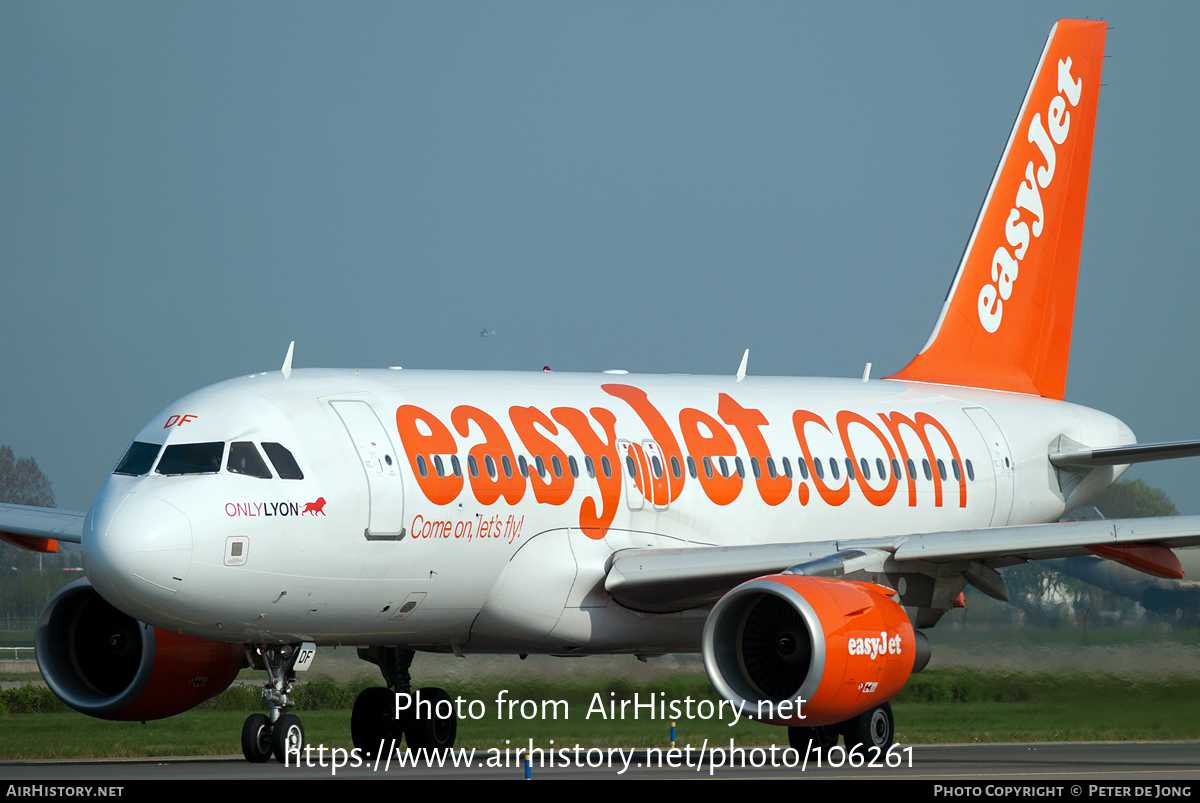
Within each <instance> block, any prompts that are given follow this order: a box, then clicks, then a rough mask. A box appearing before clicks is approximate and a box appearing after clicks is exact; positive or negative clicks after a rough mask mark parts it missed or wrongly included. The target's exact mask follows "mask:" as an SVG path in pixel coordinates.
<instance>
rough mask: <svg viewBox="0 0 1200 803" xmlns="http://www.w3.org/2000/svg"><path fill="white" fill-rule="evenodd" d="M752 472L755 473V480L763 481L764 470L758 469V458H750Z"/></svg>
mask: <svg viewBox="0 0 1200 803" xmlns="http://www.w3.org/2000/svg"><path fill="white" fill-rule="evenodd" d="M750 470H751V471H753V472H754V479H756V480H761V479H762V469H761V468H759V467H758V458H757V457H751V458H750Z"/></svg>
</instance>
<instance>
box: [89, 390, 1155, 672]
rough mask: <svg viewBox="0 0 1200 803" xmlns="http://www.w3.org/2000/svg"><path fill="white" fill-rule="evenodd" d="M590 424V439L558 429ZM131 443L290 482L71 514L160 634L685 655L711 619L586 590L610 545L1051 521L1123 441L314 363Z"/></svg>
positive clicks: (1084, 420)
mask: <svg viewBox="0 0 1200 803" xmlns="http://www.w3.org/2000/svg"><path fill="white" fill-rule="evenodd" d="M614 388H615V390H614ZM622 389H623V390H622ZM638 393H644V396H643V398H644V399H645V400H646V402H645V405H642V406H640V407H639V406H638V405H637V404H636V403H635V402H634V401H631V399H633V398H634V397H636V396H637V394H638ZM531 408H533V409H531ZM414 410H415V411H417V412H413V411H414ZM605 411H608V412H605ZM651 411H652V412H651ZM372 414H373V417H372ZM398 416H399V419H404V421H400V420H398ZM414 416H415V417H414ZM428 417H431V418H432V419H435V421H432V422H431V421H429V420H426V419H427V418H428ZM584 417H586V422H587V423H588V425H589V426H590V430H591V435H590V436H587V435H584V436H582V437H576V436H575V434H573V432H580V429H579V427H580V425H579V421H581V420H584ZM487 420H490V421H493V422H494V425H490V426H491V429H492V434H491V435H489V434H488V433H486V432H485V431H484V430H485V429H487V428H488V426H489V425H487V424H486V421H487ZM405 421H407V423H404V422H405ZM605 421H608V422H610V426H611V432H612V436H615V439H616V440H617V441H619V443H613V442H612V438H611V437H610V435H609V433H608V431H606V427H605V424H604V422H605ZM910 421H911V422H913V424H914V425H910V424H908V423H907V422H910ZM372 422H377V423H372ZM414 422H415V423H414ZM437 422H440V426H441V427H442V428H443V429H444V432H443V431H442V430H440V429H438V426H439V424H438V423H437ZM518 422H522V423H520V424H518ZM530 422H533V423H530ZM547 422H550V423H549V424H548V423H547ZM568 422H571V426H568ZM755 422H757V423H755ZM572 426H573V427H574V431H573V430H572ZM497 428H498V429H497ZM496 431H502V432H503V436H504V438H506V439H507V442H508V444H509V446H510V447H511V462H512V463H513V465H512V471H513V475H514V476H513V478H512V479H511V480H507V479H504V475H503V471H504V468H503V463H502V455H501V452H503V451H504V449H503V448H502V447H501V446H498V445H497V440H496V437H495V432H496ZM756 433H757V434H756ZM446 435H448V436H449V441H447V440H446ZM439 438H440V440H439ZM406 439H407V441H406ZM672 439H673V440H674V444H671V443H670V441H671V440H672ZM136 440H137V441H140V442H145V443H153V444H165V445H168V446H169V445H171V444H184V443H204V442H218V441H219V442H223V443H224V444H225V446H226V450H225V453H224V454H225V455H226V456H227V455H228V454H229V444H231V443H235V442H252V443H255V444H257V445H258V448H259V449H260V450H261V444H262V443H264V442H272V443H280V444H283V445H284V446H286V447H287V449H288V450H290V452H291V453H292V454H293V455H294V456H295V459H296V462H297V463H298V464H299V467H300V468H301V470H302V471H303V475H304V476H303V479H280V478H279V476H278V471H275V472H273V475H272V477H271V478H270V479H265V478H262V479H260V478H257V477H253V476H247V475H245V474H237V473H231V472H230V471H228V470H227V468H226V465H225V462H224V460H223V462H222V466H221V470H220V471H219V472H218V473H204V474H186V475H175V476H164V475H161V474H159V473H156V471H155V470H153V469H151V470H150V471H149V472H148V473H145V474H143V475H141V476H126V475H120V474H114V475H112V476H111V477H110V478H109V479H108V481H107V483H106V484H105V486H104V487H103V489H102V490H101V491H100V493H99V494H98V496H97V497H96V500H95V502H94V504H93V506H92V509H91V511H90V512H89V514H88V518H87V522H86V524H85V528H84V535H83V542H82V544H83V552H84V559H85V561H86V565H87V568H88V571H89V576H90V577H91V579H92V582H93V584H94V585H95V586H96V588H97V590H98V591H100V593H101V594H102V595H104V596H105V597H106V598H107V599H108V600H109V601H110V602H112V603H113V604H114V605H116V606H117V607H118V608H120V609H122V610H124V611H125V612H126V613H128V614H130V615H132V616H134V617H136V618H138V619H141V620H143V621H145V622H148V623H150V624H153V625H155V626H157V627H160V628H164V629H170V630H177V631H182V632H184V633H186V634H189V635H194V636H199V637H203V638H210V639H219V640H226V641H253V642H295V641H301V640H312V641H315V642H317V643H318V644H326V645H329V644H345V645H365V644H399V645H403V646H409V647H421V648H425V649H439V650H447V649H454V650H461V651H464V652H505V651H511V652H548V653H572V652H578V653H590V652H622V651H623V652H629V651H636V652H640V653H654V652H665V651H690V650H696V649H697V648H698V645H699V637H700V630H701V628H702V627H703V623H704V619H705V616H706V614H707V611H706V610H704V609H701V610H697V611H690V612H684V613H679V614H666V615H650V614H643V613H638V612H634V611H630V610H628V609H626V608H623V607H621V606H620V605H618V604H617V603H616V602H614V601H613V600H612V599H611V597H609V596H608V594H607V593H606V592H605V590H604V578H605V573H606V569H607V564H606V561H607V560H608V559H609V558H610V556H611V555H612V554H613V553H614V552H616V551H618V550H624V549H644V548H672V547H687V546H692V545H695V546H711V545H720V546H726V545H745V544H765V543H785V542H803V541H818V540H820V541H828V540H836V539H848V538H862V537H870V536H887V535H900V534H906V533H918V532H931V531H939V530H965V529H984V528H988V527H995V526H1001V525H1006V524H1026V523H1036V522H1046V521H1054V520H1056V519H1058V518H1059V517H1060V516H1062V515H1063V513H1064V511H1065V510H1067V509H1069V508H1072V507H1075V506H1078V504H1081V503H1082V502H1083V501H1085V499H1086V497H1088V496H1091V495H1093V494H1094V493H1096V492H1097V491H1099V490H1101V489H1102V488H1103V487H1104V485H1106V484H1107V483H1108V482H1110V481H1111V479H1112V478H1113V476H1114V472H1113V471H1111V470H1108V469H1105V471H1104V472H1103V476H1102V477H1100V478H1099V481H1098V480H1097V479H1095V478H1083V479H1082V481H1081V478H1079V477H1075V478H1073V479H1072V480H1071V481H1069V482H1067V481H1064V479H1063V478H1062V477H1060V476H1059V474H1058V473H1057V472H1056V471H1055V469H1054V468H1053V467H1052V466H1051V465H1050V464H1049V462H1048V461H1047V459H1046V455H1047V453H1048V452H1052V451H1056V450H1057V449H1059V448H1060V447H1061V446H1062V445H1063V444H1072V443H1074V444H1084V445H1089V446H1115V445H1123V444H1128V443H1133V442H1134V437H1133V434H1132V433H1131V432H1130V430H1129V428H1128V427H1126V426H1125V425H1124V424H1123V423H1122V422H1120V421H1118V420H1117V419H1115V418H1113V417H1112V416H1109V415H1106V414H1104V413H1100V412H1097V411H1094V410H1090V409H1087V408H1084V407H1080V406H1077V405H1074V404H1070V403H1066V402H1058V401H1052V400H1047V399H1043V398H1039V397H1035V396H1027V395H1021V394H1013V393H1000V392H990V391H982V390H975V389H971V388H962V387H949V386H939V385H926V384H920V383H904V382H897V381H889V380H878V381H869V382H861V381H857V380H845V379H789V378H776V377H749V378H747V379H745V381H742V382H737V381H735V380H734V378H732V377H729V378H723V377H700V376H682V375H670V376H648V375H612V374H567V373H500V372H455V371H414V370H403V371H401V370H369V371H361V372H360V371H340V370H324V369H311V370H297V371H295V372H294V373H292V375H291V376H290V378H286V379H285V378H284V377H283V376H282V375H281V374H280V373H279V372H272V373H270V374H259V375H255V376H251V377H245V378H240V379H235V380H230V381H228V382H223V383H220V384H217V385H213V386H211V387H208V388H205V389H203V390H200V391H197V392H196V393H193V394H190V395H188V396H185V397H184V398H182V399H180V400H179V401H177V402H175V403H173V404H172V405H170V406H168V407H167V408H166V409H164V410H163V411H162V412H161V413H160V414H158V415H157V416H155V417H154V418H153V419H152V420H151V421H150V422H149V423H148V424H147V425H146V426H145V427H144V428H143V429H142V431H141V432H140V433H139V434H138V436H137V438H136ZM485 441H487V442H488V444H489V445H488V446H482V444H484V443H485ZM581 441H583V442H582V443H581ZM431 444H434V445H431ZM627 444H633V445H634V447H633V448H632V450H631V449H630V448H629V446H628V445H627ZM426 447H428V448H426ZM476 447H480V448H478V449H476ZM473 450H474V451H473ZM492 452H495V454H494V455H492V456H493V458H494V471H495V473H496V479H495V480H492V479H491V477H490V475H489V474H488V466H487V465H486V461H485V459H483V456H484V454H485V453H487V454H491V453H492ZM673 454H674V455H675V456H677V459H678V460H679V462H678V463H677V464H673V463H672V461H671V457H672V455H673ZM705 454H707V455H708V457H709V463H710V464H711V465H712V467H713V477H712V478H711V479H710V478H709V477H708V476H707V471H706V466H705V461H704V456H705ZM418 455H419V456H420V460H418ZM603 455H607V456H609V458H610V459H609V463H610V465H611V464H612V463H615V465H611V469H612V471H613V472H614V475H615V477H617V478H618V479H615V480H609V481H607V482H605V481H602V478H601V477H597V478H593V477H591V476H589V471H588V460H587V459H586V458H588V457H589V456H590V457H591V458H592V460H591V464H592V466H593V468H594V470H595V471H596V472H597V473H598V474H599V473H600V472H602V456H603ZM472 456H474V458H475V459H474V460H473V462H474V464H475V467H476V470H477V471H478V473H479V477H473V476H472V469H471V463H472V459H471V458H472ZM539 456H540V457H542V462H543V464H544V466H545V472H546V479H545V480H542V479H540V477H539V476H538V475H537V468H536V458H537V457H539ZM554 456H558V457H559V460H558V462H559V469H560V470H561V471H562V475H563V476H562V477H558V476H556V474H555V471H554V465H553V457H554ZM689 456H690V457H691V458H692V460H691V461H690V463H689V461H688V457H689ZM767 456H770V458H771V464H770V466H768V464H767V461H766V459H765V458H766V457H767ZM851 456H852V460H853V465H854V467H855V472H854V474H855V476H854V478H853V479H852V478H850V477H849V476H848V471H847V465H846V463H847V459H848V458H850V457H851ZM521 457H523V458H524V459H525V460H526V461H527V462H528V463H529V464H530V468H529V473H530V477H529V478H526V477H523V476H522V475H521V474H520V473H519V467H518V466H517V465H516V463H517V460H518V459H519V458H521ZM613 457H615V458H616V459H615V460H614V459H612V458H613ZM722 457H724V459H725V464H726V471H727V473H728V474H729V476H728V477H727V478H726V477H724V476H723V475H722V473H721V467H720V459H721V458H722ZM435 458H436V460H437V462H440V464H441V468H442V473H443V474H444V475H445V476H444V477H438V469H437V464H436V463H435ZM564 458H565V459H564ZM571 458H573V461H572V460H571ZM785 458H786V460H787V463H786V465H785V464H784V459H785ZM801 459H803V463H804V464H803V467H801V464H800V463H801ZM893 460H894V461H895V462H894V463H893ZM909 460H911V461H912V468H913V472H912V477H911V478H910V475H909V472H908V470H907V463H908V461H909ZM631 461H632V462H633V464H634V468H635V470H636V471H637V473H639V474H640V476H641V477H642V478H646V475H647V473H650V474H654V472H655V468H654V467H655V465H656V464H657V465H658V466H661V469H660V470H659V471H660V473H661V478H659V477H653V478H651V483H653V482H655V480H657V481H658V482H659V484H658V485H657V486H655V487H654V488H650V487H645V490H642V488H643V486H641V485H639V484H638V481H637V480H636V479H635V478H634V477H633V476H632V474H631V472H630V470H629V465H630V462H631ZM818 461H819V462H820V473H821V474H822V475H823V478H820V477H818V476H817V465H816V464H817V462H818ZM939 461H940V463H941V469H940V470H941V471H944V472H945V476H946V479H945V480H943V479H942V478H941V476H940V473H939V467H938V463H939ZM968 461H969V463H970V467H969V469H968V465H967V463H968ZM572 462H573V463H574V465H575V467H576V470H577V471H578V477H574V476H572V470H571V463H572ZM739 462H740V464H741V473H742V474H743V475H744V476H743V477H739V475H738V468H737V467H738V463H739ZM455 463H457V465H458V469H459V473H460V474H461V476H456V475H455V473H454V468H453V466H454V464H455ZM831 463H834V464H836V469H835V468H834V466H832V465H831ZM864 463H865V464H866V467H867V469H868V472H869V477H868V476H867V473H868V472H864V471H863V469H862V466H863V464H864ZM926 463H927V464H928V474H927V473H926V465H925V464H926ZM676 465H677V466H678V471H679V473H680V474H681V476H680V477H678V478H677V477H675V476H674V472H673V468H674V466H676ZM692 465H694V466H695V471H696V474H695V475H693V474H692ZM756 465H757V469H758V473H759V474H760V475H761V479H756V477H755V466H756ZM638 466H641V467H642V468H640V469H638ZM880 466H883V467H884V469H885V470H884V472H883V474H882V475H881V474H880V472H879V470H878V469H879V467H880ZM422 467H423V468H424V471H425V472H426V476H425V477H424V478H422V477H421V476H420V473H421V469H422ZM896 467H899V468H900V473H899V476H897V475H896V471H895V468H896ZM772 472H773V473H774V474H775V476H774V477H772V476H771V474H772ZM956 475H957V477H958V478H956ZM663 480H665V483H664V482H663ZM497 483H499V484H500V485H503V489H502V490H503V493H498V492H497V489H498V488H500V485H498V484H497ZM505 483H507V484H505ZM614 489H615V490H614ZM493 497H495V498H493ZM400 532H402V533H403V535H402V536H401V535H400V534H399V533H400ZM980 537H981V538H985V537H986V535H985V534H981V536H980ZM239 544H240V546H235V545H239Z"/></svg>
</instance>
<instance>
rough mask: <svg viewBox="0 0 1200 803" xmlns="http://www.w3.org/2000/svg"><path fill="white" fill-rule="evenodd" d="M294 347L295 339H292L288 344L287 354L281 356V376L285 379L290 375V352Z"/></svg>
mask: <svg viewBox="0 0 1200 803" xmlns="http://www.w3.org/2000/svg"><path fill="white" fill-rule="evenodd" d="M295 349H296V341H295V340H293V341H292V342H291V343H289V344H288V353H287V356H286V357H284V358H283V369H282V370H283V378H284V379H287V378H289V377H290V376H291V375H292V352H293V351H294V350H295Z"/></svg>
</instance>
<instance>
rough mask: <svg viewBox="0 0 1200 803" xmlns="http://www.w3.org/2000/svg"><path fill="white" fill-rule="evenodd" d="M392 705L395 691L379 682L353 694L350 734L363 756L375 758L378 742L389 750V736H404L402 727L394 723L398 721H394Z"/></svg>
mask: <svg viewBox="0 0 1200 803" xmlns="http://www.w3.org/2000/svg"><path fill="white" fill-rule="evenodd" d="M395 709H396V697H395V695H394V694H392V692H391V691H389V690H388V689H383V688H380V687H379V686H375V687H373V688H370V689H363V690H362V691H361V692H360V693H359V695H358V697H356V698H355V700H354V710H353V711H352V712H351V714H350V736H351V738H352V739H353V740H354V746H355V747H357V748H358V749H359V751H361V752H362V755H363V757H364V758H374V757H375V752H376V751H377V750H379V743H380V742H383V749H384V750H388V749H389V748H390V746H391V740H392V739H396V740H397V741H399V740H400V738H401V737H402V736H404V730H403V728H402V727H397V725H399V724H401V723H397V722H396V719H395Z"/></svg>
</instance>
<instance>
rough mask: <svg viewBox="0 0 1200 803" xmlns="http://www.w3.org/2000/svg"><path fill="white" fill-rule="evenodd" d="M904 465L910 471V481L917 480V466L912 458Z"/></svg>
mask: <svg viewBox="0 0 1200 803" xmlns="http://www.w3.org/2000/svg"><path fill="white" fill-rule="evenodd" d="M904 465H905V467H906V468H907V469H908V478H909V479H910V480H915V479H916V478H917V467H916V464H914V463H913V461H912V458H911V457H910V458H908V460H906V461H904Z"/></svg>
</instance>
